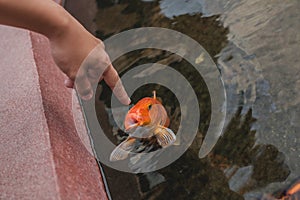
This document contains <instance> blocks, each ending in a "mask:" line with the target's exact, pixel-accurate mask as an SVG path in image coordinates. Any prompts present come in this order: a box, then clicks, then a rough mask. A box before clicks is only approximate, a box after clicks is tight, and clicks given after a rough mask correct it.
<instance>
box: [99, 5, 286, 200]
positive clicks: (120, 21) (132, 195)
mask: <svg viewBox="0 0 300 200" xmlns="http://www.w3.org/2000/svg"><path fill="white" fill-rule="evenodd" d="M98 4H99V5H101V6H99V10H98V14H97V17H96V19H95V23H96V25H97V31H96V35H97V36H98V37H99V38H101V39H105V38H108V37H110V36H112V35H114V34H116V33H119V32H122V31H124V30H128V29H131V28H137V27H147V26H154V27H164V28H169V29H173V30H177V31H179V32H181V33H183V34H186V35H188V36H190V37H191V38H193V39H194V40H196V41H198V42H199V43H200V44H201V45H202V46H203V47H204V48H205V49H206V50H207V52H208V53H209V54H210V55H211V57H212V58H213V59H214V61H215V62H218V58H219V56H217V55H218V54H219V53H220V52H221V51H224V49H225V50H226V48H227V49H228V48H229V47H231V46H232V45H231V44H230V42H229V41H228V40H227V35H228V33H229V30H228V28H225V27H223V25H222V24H221V22H220V20H219V17H220V16H218V15H212V16H210V17H203V16H202V15H201V14H200V13H193V14H188V13H187V14H181V15H179V16H174V17H173V18H168V17H166V16H165V15H163V14H161V7H160V4H159V2H157V1H149V2H144V1H141V0H120V1H113V0H98ZM224 54H225V56H224ZM224 54H223V55H221V56H220V57H221V59H223V61H224V62H227V63H230V61H231V60H232V59H235V58H234V57H233V56H232V55H226V51H225V53H224ZM222 56H223V57H224V58H222ZM243 59H244V60H247V59H249V57H247V56H244V57H243ZM250 59H251V58H250ZM150 62H152V63H161V64H164V65H168V66H171V67H172V68H174V69H176V70H178V71H179V72H180V73H181V74H182V75H183V76H184V77H185V78H186V79H187V80H188V81H189V82H190V84H191V85H192V87H193V89H194V91H195V93H196V95H197V98H198V101H199V108H200V111H201V121H200V122H199V130H198V134H197V136H196V138H195V140H194V142H193V144H192V145H191V146H190V148H189V149H188V151H186V152H185V153H184V154H183V155H182V156H181V157H180V158H179V159H178V160H177V161H175V162H174V163H172V164H171V165H170V166H168V167H166V168H163V169H161V170H158V171H155V172H151V173H143V174H137V175H134V174H129V173H124V172H120V171H116V170H114V169H111V168H109V167H106V166H104V171H105V174H106V178H107V181H108V186H109V190H110V192H111V195H112V198H113V199H115V200H118V199H120V200H121V199H122V200H123V199H167V198H169V199H203V200H205V199H208V200H213V199H217V200H219V199H232V200H234V199H244V198H245V194H247V193H248V192H250V191H256V190H258V191H259V189H261V188H263V187H265V186H267V185H268V184H270V183H273V182H280V181H284V180H285V179H286V178H287V177H288V175H289V173H290V169H289V167H288V166H287V165H286V164H285V156H284V154H283V153H282V152H280V151H279V150H278V149H277V148H276V147H275V146H274V145H272V144H257V143H256V130H255V126H253V124H255V123H256V121H257V119H255V118H254V117H253V113H252V108H251V106H250V107H249V105H247V106H246V105H245V104H244V102H245V101H244V98H245V96H247V95H248V96H249V95H250V96H251V93H250V94H246V93H245V92H244V91H241V92H240V96H239V99H240V102H238V106H237V108H236V109H232V110H231V113H232V115H231V118H230V119H229V120H228V123H227V126H226V129H225V132H224V134H223V136H222V137H221V138H220V139H219V141H218V143H217V145H216V146H215V147H214V149H213V151H212V152H211V153H210V154H209V155H208V156H207V157H206V158H204V159H199V158H198V152H199V148H200V146H201V143H202V139H203V137H204V136H205V133H206V131H207V129H208V125H209V119H210V113H211V110H210V106H211V105H210V96H209V92H208V89H207V87H206V84H205V82H204V81H203V78H202V77H201V76H200V75H199V74H198V73H197V72H195V70H194V69H193V68H192V67H191V66H190V65H189V63H187V62H186V61H185V60H183V59H181V58H180V57H178V56H176V55H174V54H172V53H170V52H166V51H162V50H157V49H143V50H140V51H133V52H130V53H127V54H125V55H123V56H121V57H120V58H118V59H117V60H115V61H114V63H113V64H114V66H115V67H116V69H117V70H118V72H119V74H120V75H122V74H124V73H126V71H128V70H129V69H131V68H134V67H135V66H138V65H141V64H144V63H150ZM152 90H156V91H157V95H158V96H159V97H160V98H161V99H162V101H163V104H164V106H165V107H166V109H167V111H168V114H169V116H170V120H171V124H170V128H171V129H172V130H174V132H176V130H177V129H178V126H179V121H180V109H179V107H178V101H177V100H176V98H175V97H174V95H173V93H172V92H171V91H169V90H168V89H167V88H165V87H162V86H160V85H155V84H151V85H146V86H143V87H141V88H139V89H138V90H137V91H136V92H135V93H134V94H133V96H132V97H131V98H132V101H133V103H136V102H137V101H138V100H139V99H141V98H142V97H145V96H150V95H151V91H152ZM100 92H101V95H99V94H100ZM246 92H247V91H246ZM96 96H97V99H98V100H97V101H96V111H97V115H98V116H97V117H98V119H99V122H100V124H101V127H102V128H103V130H105V133H106V134H107V136H108V138H109V139H110V140H111V141H113V142H114V143H115V144H118V143H120V142H121V141H122V140H124V138H126V134H125V133H124V132H122V131H121V130H120V129H118V128H117V127H114V126H113V125H114V124H113V123H111V121H112V120H111V119H109V108H110V98H107V97H110V96H111V91H110V90H109V89H108V87H107V86H106V85H105V83H101V86H99V87H98V92H97V94H96ZM258 120H259V119H258ZM277 195H278V196H277V197H278V198H279V197H280V193H278V194H277ZM260 196H261V193H259V194H257V195H256V193H254V194H253V196H251V198H249V197H248V198H249V199H260Z"/></svg>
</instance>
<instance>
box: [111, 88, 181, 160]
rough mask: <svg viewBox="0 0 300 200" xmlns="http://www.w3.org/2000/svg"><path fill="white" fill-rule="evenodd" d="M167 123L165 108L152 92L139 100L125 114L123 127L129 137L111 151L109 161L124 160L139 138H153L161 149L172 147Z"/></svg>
mask: <svg viewBox="0 0 300 200" xmlns="http://www.w3.org/2000/svg"><path fill="white" fill-rule="evenodd" d="M169 122H170V120H169V118H168V115H167V112H166V110H165V108H164V107H163V105H162V104H161V102H160V101H159V100H158V99H157V98H156V93H155V91H153V97H145V98H143V99H141V100H140V101H139V102H138V103H137V104H136V105H134V106H133V107H132V108H131V109H130V110H129V111H128V112H127V114H126V116H125V120H124V126H125V132H127V133H128V135H129V136H128V138H127V139H126V140H125V141H123V142H122V143H120V144H119V145H118V146H117V147H116V148H115V149H114V150H113V151H112V153H111V155H110V161H118V160H124V159H126V158H127V157H128V154H129V152H132V151H133V150H134V149H135V143H136V141H137V140H138V139H141V138H144V139H147V138H148V139H150V138H152V137H153V136H154V137H155V138H156V140H157V143H158V144H159V145H160V146H161V147H162V148H166V147H168V146H170V145H172V144H173V143H174V142H175V141H176V136H175V134H174V133H173V131H172V130H171V129H169V128H167V127H168V126H169Z"/></svg>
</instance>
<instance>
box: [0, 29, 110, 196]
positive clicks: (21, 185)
mask: <svg viewBox="0 0 300 200" xmlns="http://www.w3.org/2000/svg"><path fill="white" fill-rule="evenodd" d="M0 46H1V48H0V51H1V52H0V60H1V62H0V66H1V67H0V69H1V73H0V84H1V87H0V92H1V95H0V199H107V196H106V193H105V190H104V186H103V183H102V178H101V174H100V172H99V168H98V166H97V163H96V161H95V159H94V157H93V156H92V155H91V154H90V153H89V151H88V150H87V149H86V148H85V147H84V145H83V144H82V142H81V140H80V138H79V137H78V135H77V132H76V128H75V124H74V121H73V116H72V90H71V89H67V88H65V87H64V85H63V80H64V76H63V74H62V73H61V72H60V71H59V70H58V68H57V67H56V66H55V64H54V62H53V60H52V57H51V54H50V49H49V44H48V40H47V39H46V38H45V37H43V36H41V35H39V34H36V33H30V32H28V31H25V30H20V29H15V28H11V27H6V26H0ZM75 107H76V106H75ZM77 107H78V106H77ZM77 112H78V113H77V115H78V116H77V117H76V118H77V122H78V123H80V120H79V121H78V119H80V117H81V113H80V109H78V110H77ZM81 123H82V124H81V125H80V126H83V122H81ZM81 130H84V128H82V129H81ZM84 134H85V137H87V135H86V133H81V136H82V135H84Z"/></svg>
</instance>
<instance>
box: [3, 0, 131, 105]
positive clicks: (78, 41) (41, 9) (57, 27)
mask: <svg viewBox="0 0 300 200" xmlns="http://www.w3.org/2000/svg"><path fill="white" fill-rule="evenodd" d="M0 24H3V25H9V26H15V27H19V28H24V29H28V30H31V31H35V32H38V33H41V34H43V35H45V36H46V37H47V38H48V39H49V41H50V46H51V51H52V56H53V59H54V61H55V63H56V64H57V66H58V67H59V68H60V69H61V70H62V72H64V73H65V74H66V75H67V77H68V78H67V79H66V80H65V85H66V87H69V88H73V87H74V85H75V87H76V89H77V91H78V93H79V95H80V96H81V97H84V98H85V99H90V98H91V97H92V95H93V91H92V88H91V85H92V84H94V83H96V82H98V81H100V80H101V79H104V81H105V82H106V83H107V84H108V85H109V86H110V87H111V89H113V91H114V94H115V95H116V97H117V98H118V99H119V100H120V102H121V103H123V104H126V105H128V104H129V103H130V99H129V97H128V95H127V93H126V91H125V90H124V88H123V86H122V84H117V83H118V81H119V80H120V78H119V75H118V73H117V71H116V70H115V68H114V67H113V66H112V64H111V61H110V59H109V56H108V55H107V53H106V52H105V49H104V45H103V43H102V41H101V40H99V39H98V38H96V37H94V36H93V35H92V34H90V33H89V32H88V31H87V30H86V29H85V28H84V27H83V26H82V25H81V24H80V23H79V22H78V21H77V20H76V19H75V18H73V17H72V16H71V15H70V14H69V13H68V12H67V11H66V10H65V9H64V8H63V7H61V6H60V5H58V4H56V3H55V2H54V1H52V0H26V1H20V0H0ZM96 47H97V48H96ZM92 50H93V51H92ZM91 51H92V52H93V53H92V56H89V61H88V63H89V64H87V65H83V67H80V66H82V62H83V61H84V60H85V59H86V58H87V56H88V55H91V54H90V53H91ZM99 72H101V73H102V72H103V74H102V76H100V75H99ZM99 76H100V77H99ZM75 79H76V84H74V81H75ZM119 83H120V82H119Z"/></svg>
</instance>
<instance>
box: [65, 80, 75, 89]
mask: <svg viewBox="0 0 300 200" xmlns="http://www.w3.org/2000/svg"><path fill="white" fill-rule="evenodd" d="M64 84H65V86H66V87H67V88H73V87H74V81H72V80H71V79H69V78H68V79H66V80H65V81H64Z"/></svg>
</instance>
